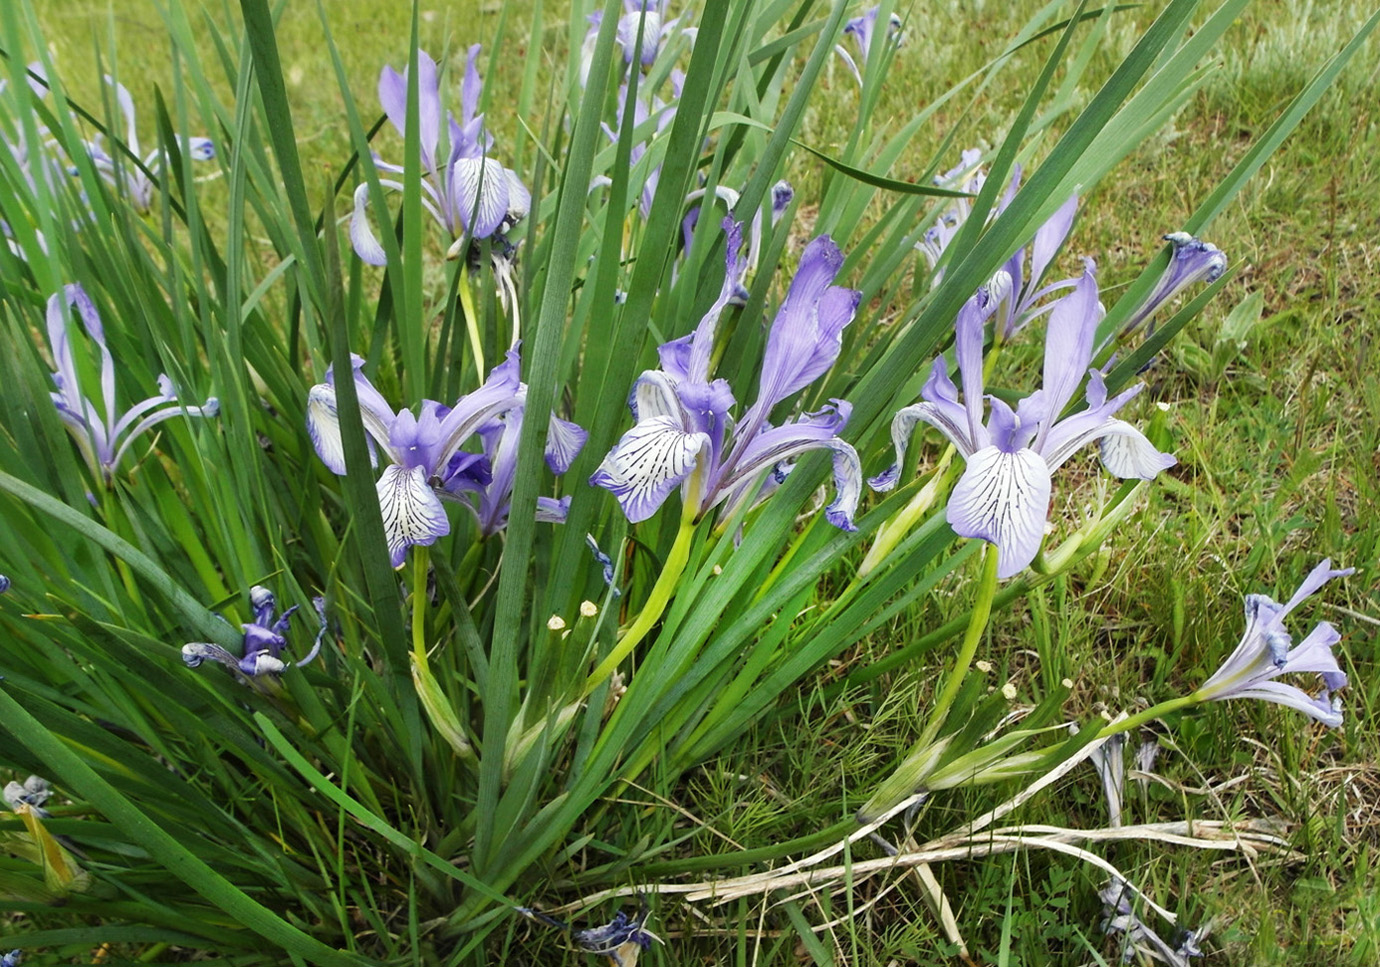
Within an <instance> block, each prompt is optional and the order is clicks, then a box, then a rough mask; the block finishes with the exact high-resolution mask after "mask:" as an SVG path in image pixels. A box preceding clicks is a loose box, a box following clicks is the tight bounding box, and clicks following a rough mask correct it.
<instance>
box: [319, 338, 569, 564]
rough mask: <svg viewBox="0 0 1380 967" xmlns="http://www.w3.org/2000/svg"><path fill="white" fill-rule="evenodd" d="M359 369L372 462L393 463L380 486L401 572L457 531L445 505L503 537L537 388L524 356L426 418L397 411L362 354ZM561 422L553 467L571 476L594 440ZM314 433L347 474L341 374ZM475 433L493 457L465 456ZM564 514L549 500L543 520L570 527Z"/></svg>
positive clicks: (328, 389) (512, 355)
mask: <svg viewBox="0 0 1380 967" xmlns="http://www.w3.org/2000/svg"><path fill="white" fill-rule="evenodd" d="M353 361H354V383H355V391H356V393H357V394H358V396H359V409H360V415H361V416H362V418H363V422H364V428H365V430H367V431H368V442H369V449H370V456H371V458H372V459H374V460H375V461H376V460H377V453H378V451H380V450H381V451H382V452H383V454H384V456H385V457H386V458H387V459H388V461H389V466H388V467H386V468H385V469H384V471H383V475H382V476H381V477H380V478H379V480H378V483H377V485H376V487H377V490H378V497H379V507H380V508H381V509H382V511H383V526H384V531H385V532H386V534H387V536H388V551H389V558H390V560H391V561H392V563H393V566H394V567H401V566H402V563H403V560H404V558H405V557H406V555H407V549H408V548H409V547H412V546H414V545H429V544H433V543H435V542H436V540H437V538H440V537H444V536H445V535H447V534H449V533H450V521H449V519H448V518H447V517H446V510H445V507H444V506H442V504H441V499H442V498H443V497H452V498H456V499H461V500H462V501H463V502H464V503H466V504H467V505H468V506H469V507H470V509H471V510H472V511H474V513H475V516H476V517H477V518H478V519H479V522H480V526H481V529H482V530H483V532H484V533H485V534H490V533H493V532H494V531H496V530H498V529H500V528H501V527H502V526H503V524H504V523H505V522H506V521H507V517H508V509H509V504H510V503H511V499H512V489H513V483H514V477H515V475H516V471H517V442H518V438H519V436H520V435H521V427H522V422H521V421H522V416H521V411H522V409H523V407H524V405H525V403H526V399H527V387H526V386H524V385H523V384H522V382H521V381H520V380H519V378H518V368H519V361H518V353H517V350H516V349H513V350H510V351H509V352H508V355H507V359H506V360H505V361H504V362H502V363H500V364H499V365H498V366H496V367H494V369H493V371H492V372H491V373H489V378H488V379H487V380H485V382H484V385H483V386H481V387H480V388H479V389H477V390H475V391H474V392H473V393H469V394H468V395H466V396H462V397H461V398H460V399H459V400H458V401H457V402H456V404H455V405H454V406H453V407H449V406H443V405H442V404H440V403H437V402H436V401H435V400H423V401H422V406H421V417H420V418H418V417H416V416H414V415H413V414H412V411H410V410H400V411H398V412H396V413H395V412H394V411H393V408H392V407H391V406H389V405H388V403H387V402H386V401H385V400H384V398H383V395H382V394H381V393H379V391H378V390H377V389H376V388H375V387H374V385H373V384H372V383H371V382H369V379H368V377H366V376H365V375H364V374H363V372H361V367H363V365H364V360H363V359H361V358H360V357H358V356H355V357H353ZM514 411H517V415H516V416H514V415H513V414H514ZM551 420H552V422H551V427H550V430H549V432H548V434H547V447H546V461H547V465H548V466H550V467H551V469H552V470H553V471H554V472H556V473H561V472H564V470H566V469H567V468H568V467H569V466H570V463H571V461H573V460H574V459H575V455H576V454H577V453H578V452H579V449H580V446H582V445H583V444H584V437H585V432H584V430H582V429H580V428H579V427H577V426H575V424H573V423H567V422H566V421H564V420H558V419H556V418H555V417H554V416H553V417H552V418H551ZM307 429H308V431H309V432H310V434H311V439H312V444H313V445H314V446H315V448H316V452H317V455H318V456H320V457H321V461H322V462H323V463H324V464H325V465H326V467H327V468H328V469H329V470H330V471H331V472H332V473H336V474H344V473H345V450H344V446H343V444H342V442H341V438H340V420H339V416H338V414H337V409H336V395H335V375H334V372H333V370H328V371H327V374H326V382H324V383H318V384H317V385H316V386H313V387H312V388H311V391H310V392H309V393H308V395H307ZM475 434H479V435H480V437H481V440H482V441H483V443H484V450H485V452H484V453H468V452H466V451H464V450H461V447H462V446H463V445H464V444H465V442H466V441H467V440H468V439H469V438H470V437H472V436H474V435H475ZM563 506H564V505H562V504H561V503H560V502H558V501H550V502H546V501H543V502H541V503H540V504H539V506H538V508H537V513H538V517H539V519H543V520H549V519H557V518H559V519H564V517H563V514H562V513H561V511H562V508H563Z"/></svg>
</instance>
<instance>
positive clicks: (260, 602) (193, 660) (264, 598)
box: [182, 585, 326, 678]
mask: <svg viewBox="0 0 1380 967" xmlns="http://www.w3.org/2000/svg"><path fill="white" fill-rule="evenodd" d="M249 605H250V607H251V608H253V609H254V620H253V621H251V622H249V623H247V624H243V625H241V626H240V627H241V628H242V629H243V631H244V654H243V655H242V656H240V657H239V658H236V657H235V656H234V655H232V654H230V652H228V651H226V650H225V649H224V648H222V647H221V646H220V645H216V644H212V643H211V642H209V641H192V642H188V643H187V644H185V645H183V646H182V660H183V661H184V662H186V663H187V667H188V668H196V667H197V666H198V665H200V664H201V663H202V662H203V661H205V660H206V659H208V658H209V659H211V660H212V661H217V662H220V663H221V664H222V665H224V666H225V667H227V668H229V669H230V670H232V671H235V672H238V673H239V674H241V675H243V676H244V677H246V678H258V677H259V676H260V675H270V674H271V675H280V674H282V673H283V672H284V671H285V670H287V667H288V663H287V662H285V661H283V650H284V649H285V648H286V647H287V638H286V637H285V636H286V634H287V631H288V626H289V625H290V624H291V622H292V616H293V615H294V614H295V613H296V612H297V605H295V604H294V605H293V606H292V607H290V608H288V609H287V610H286V611H284V612H283V613H282V614H281V615H278V616H276V617H275V613H276V609H277V602H276V601H275V600H274V598H273V592H272V591H270V590H268V588H265V587H262V586H260V585H255V586H254V587H252V588H250V589H249ZM312 606H313V607H315V608H316V616H317V618H318V619H319V620H320V623H321V625H320V628H319V629H318V630H317V632H316V640H315V641H314V642H312V646H311V650H310V651H308V652H307V654H306V655H305V656H304V657H303V658H301V659H300V660H299V661H298V662H297V664H298V665H306V664H309V663H310V662H311V661H312V660H313V659H315V658H316V656H317V655H318V654H320V652H321V641H322V639H323V638H325V636H326V602H325V600H324V599H323V598H312Z"/></svg>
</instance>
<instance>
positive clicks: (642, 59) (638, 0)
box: [580, 0, 692, 87]
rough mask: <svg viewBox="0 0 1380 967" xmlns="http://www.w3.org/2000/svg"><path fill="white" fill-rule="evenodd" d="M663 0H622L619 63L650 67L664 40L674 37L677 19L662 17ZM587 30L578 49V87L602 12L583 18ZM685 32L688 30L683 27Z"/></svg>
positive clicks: (591, 55) (591, 53)
mask: <svg viewBox="0 0 1380 967" xmlns="http://www.w3.org/2000/svg"><path fill="white" fill-rule="evenodd" d="M666 7H667V0H623V10H624V13H623V16H621V17H619V18H618V30H617V34H616V37H617V41H618V45H619V46H620V47H622V48H623V62H624V63H625V64H628V65H631V64H633V63H634V62H636V63H638V64H640V65H641V66H642V67H651V66H652V65H653V64H655V63H656V59H657V57H658V56H659V55H660V54H661V48H662V47H663V46H664V45H665V43H666V41H667V40H669V39H670V38H672V37H674V36H675V33H676V30H677V29H678V28H679V26H680V18H679V17H675V18H672V19H670V20H667V19H666ZM586 19H588V20H589V29H588V30H587V31H586V32H585V42H584V44H583V46H582V47H581V50H580V86H581V87H585V86H587V85H588V84H589V68H590V65H591V64H592V63H593V62H594V47H595V45H596V43H597V42H598V39H599V28H600V27H601V26H602V25H603V23H604V12H603V11H602V10H596V11H594V13H591V14H589V15H588V17H587V18H586ZM638 30H641V31H642V45H641V47H639V46H638V43H637V33H638ZM685 33H687V34H688V33H692V31H690V30H686V31H685Z"/></svg>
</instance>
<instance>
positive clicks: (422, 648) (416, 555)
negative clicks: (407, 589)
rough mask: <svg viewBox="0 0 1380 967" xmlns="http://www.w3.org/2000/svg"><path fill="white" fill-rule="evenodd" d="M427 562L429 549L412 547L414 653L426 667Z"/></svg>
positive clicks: (419, 663) (423, 666) (418, 661)
mask: <svg viewBox="0 0 1380 967" xmlns="http://www.w3.org/2000/svg"><path fill="white" fill-rule="evenodd" d="M426 564H427V549H426V548H425V547H414V548H412V654H413V656H415V657H416V659H417V664H418V665H420V666H421V667H422V668H426V664H427V662H426Z"/></svg>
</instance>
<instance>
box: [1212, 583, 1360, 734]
mask: <svg viewBox="0 0 1380 967" xmlns="http://www.w3.org/2000/svg"><path fill="white" fill-rule="evenodd" d="M1352 570H1353V569H1352V568H1344V569H1342V570H1333V569H1332V562H1331V561H1330V560H1324V561H1323V562H1322V563H1321V564H1319V565H1318V566H1317V567H1315V568H1313V570H1312V571H1311V572H1310V573H1309V575H1308V577H1306V578H1304V579H1303V583H1302V584H1301V585H1299V588H1298V590H1297V591H1295V592H1294V595H1293V597H1291V598H1290V599H1289V600H1288V601H1286V602H1285V603H1284V604H1280V603H1279V602H1277V601H1275V600H1274V599H1272V598H1271V597H1269V596H1268V595H1264V594H1248V595H1246V631H1245V634H1243V635H1242V636H1241V642H1240V643H1239V644H1238V645H1237V646H1236V650H1235V651H1233V652H1232V653H1231V656H1230V657H1229V658H1228V659H1227V660H1226V662H1225V663H1224V664H1223V665H1222V667H1221V668H1219V669H1218V670H1217V672H1216V674H1214V675H1213V676H1212V677H1211V678H1209V679H1208V680H1207V681H1206V682H1204V683H1203V686H1202V687H1201V688H1199V689H1198V690H1197V691H1196V692H1194V693H1193V696H1192V697H1193V698H1194V699H1195V700H1196V701H1200V702H1208V701H1225V700H1226V699H1232V698H1259V699H1263V700H1264V701H1267V702H1276V703H1278V704H1280V705H1287V706H1289V707H1290V708H1294V709H1298V710H1299V711H1300V712H1302V713H1304V714H1305V715H1307V716H1310V717H1311V718H1315V719H1317V720H1318V721H1319V722H1321V723H1323V724H1324V725H1329V726H1333V727H1336V726H1338V725H1341V724H1342V707H1341V703H1340V702H1339V701H1338V700H1337V699H1336V698H1335V697H1334V696H1333V694H1332V693H1333V692H1335V691H1337V690H1338V689H1340V688H1344V687H1346V674H1345V673H1344V672H1343V671H1342V669H1341V667H1340V666H1339V665H1338V664H1337V659H1336V657H1335V656H1334V655H1333V654H1332V646H1333V645H1335V644H1336V643H1337V642H1338V641H1340V640H1341V635H1339V634H1338V633H1337V629H1336V628H1333V627H1332V625H1330V624H1328V623H1327V622H1326V621H1323V622H1320V623H1319V624H1318V625H1317V626H1315V627H1314V628H1313V630H1312V631H1310V632H1309V633H1308V635H1307V636H1306V637H1305V638H1304V639H1303V640H1302V641H1300V642H1299V643H1298V644H1297V645H1295V644H1294V641H1293V638H1291V637H1290V635H1289V632H1288V630H1287V629H1286V628H1285V627H1284V619H1285V618H1286V617H1287V616H1288V615H1289V612H1290V611H1293V610H1294V609H1295V608H1296V607H1298V606H1299V605H1300V604H1301V603H1302V602H1303V600H1304V599H1305V598H1307V597H1309V596H1310V595H1311V594H1313V593H1314V592H1316V591H1317V590H1318V589H1319V588H1321V587H1322V586H1323V585H1324V584H1326V583H1327V582H1328V581H1330V580H1331V579H1332V578H1335V577H1342V576H1343V575H1347V574H1350V573H1351V572H1352ZM1292 672H1316V673H1318V674H1320V675H1321V676H1322V682H1323V687H1322V691H1321V692H1320V693H1319V694H1318V695H1317V696H1312V695H1309V694H1308V693H1307V692H1305V691H1303V689H1301V688H1298V687H1296V686H1294V685H1286V684H1285V683H1284V682H1280V681H1275V679H1276V678H1278V677H1279V676H1280V675H1285V674H1289V673H1292Z"/></svg>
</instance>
